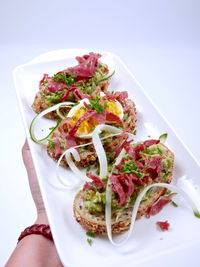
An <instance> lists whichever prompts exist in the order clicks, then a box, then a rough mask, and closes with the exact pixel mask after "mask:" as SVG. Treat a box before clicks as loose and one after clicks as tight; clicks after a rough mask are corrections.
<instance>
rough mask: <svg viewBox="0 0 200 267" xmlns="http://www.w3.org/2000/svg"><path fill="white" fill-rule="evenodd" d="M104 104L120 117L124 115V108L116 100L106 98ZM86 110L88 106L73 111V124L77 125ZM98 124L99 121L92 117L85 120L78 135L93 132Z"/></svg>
mask: <svg viewBox="0 0 200 267" xmlns="http://www.w3.org/2000/svg"><path fill="white" fill-rule="evenodd" d="M104 104H105V108H106V110H108V111H110V112H112V113H114V114H115V115H117V116H119V117H120V118H121V117H122V115H123V110H122V107H121V105H120V104H119V103H118V102H115V101H112V100H105V102H104ZM86 111H87V108H86V107H85V106H81V107H80V108H76V110H74V112H73V115H72V116H71V125H72V126H73V125H75V123H76V122H77V121H78V119H79V118H80V117H82V116H83V114H84V113H85V112H86ZM98 124H99V123H98V122H97V120H96V119H94V118H92V117H91V118H89V119H86V120H84V121H83V122H82V123H81V124H80V126H79V127H78V130H77V135H79V136H81V135H87V134H91V133H92V132H93V131H94V129H95V127H96V126H97V125H98Z"/></svg>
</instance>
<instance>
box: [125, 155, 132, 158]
mask: <svg viewBox="0 0 200 267" xmlns="http://www.w3.org/2000/svg"><path fill="white" fill-rule="evenodd" d="M124 159H133V157H132V156H130V155H126V156H125V157H124Z"/></svg>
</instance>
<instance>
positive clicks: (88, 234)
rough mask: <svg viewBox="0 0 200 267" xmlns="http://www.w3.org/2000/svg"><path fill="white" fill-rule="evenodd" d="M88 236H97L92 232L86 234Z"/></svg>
mask: <svg viewBox="0 0 200 267" xmlns="http://www.w3.org/2000/svg"><path fill="white" fill-rule="evenodd" d="M86 235H87V236H90V237H95V234H94V233H91V232H86Z"/></svg>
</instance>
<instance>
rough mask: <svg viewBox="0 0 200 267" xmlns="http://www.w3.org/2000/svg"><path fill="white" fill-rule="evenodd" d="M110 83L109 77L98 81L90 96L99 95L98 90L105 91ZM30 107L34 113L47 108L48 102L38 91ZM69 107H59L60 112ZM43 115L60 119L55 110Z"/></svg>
mask: <svg viewBox="0 0 200 267" xmlns="http://www.w3.org/2000/svg"><path fill="white" fill-rule="evenodd" d="M109 84H110V79H108V80H106V81H104V82H102V83H100V84H99V85H97V86H96V87H95V89H94V91H93V93H92V94H91V96H92V98H96V97H97V96H100V92H105V91H106V90H107V88H108V86H109ZM32 108H33V110H34V111H35V112H36V113H38V114H39V113H40V112H42V111H44V110H45V109H47V108H49V105H48V103H46V102H45V101H44V100H43V99H42V96H41V94H40V92H37V94H36V96H35V99H34V102H33V104H32ZM69 110H70V108H68V107H61V108H60V112H61V113H62V114H63V115H64V114H66V113H67V112H69ZM44 117H46V118H49V119H60V117H59V116H58V114H57V112H56V111H52V112H49V113H47V114H46V115H45V116H44Z"/></svg>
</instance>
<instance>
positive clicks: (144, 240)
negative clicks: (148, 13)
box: [14, 49, 200, 267]
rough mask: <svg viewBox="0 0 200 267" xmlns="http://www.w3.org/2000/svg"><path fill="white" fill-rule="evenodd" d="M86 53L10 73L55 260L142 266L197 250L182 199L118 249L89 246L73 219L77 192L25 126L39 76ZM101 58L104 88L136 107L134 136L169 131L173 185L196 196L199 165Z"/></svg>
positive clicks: (67, 53)
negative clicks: (161, 226) (163, 227)
mask: <svg viewBox="0 0 200 267" xmlns="http://www.w3.org/2000/svg"><path fill="white" fill-rule="evenodd" d="M86 53H88V51H86V50H78V49H74V50H72V49H70V50H69V49H68V50H59V51H53V52H50V53H47V54H44V55H41V56H39V57H37V58H35V59H34V60H32V61H31V62H29V63H28V64H25V65H21V66H18V67H17V68H16V69H15V70H14V82H15V87H16V90H17V95H18V99H19V103H20V108H21V112H22V116H23V121H24V125H25V130H26V134H27V137H28V141H29V145H30V148H31V153H32V157H33V161H34V165H35V168H36V172H37V176H38V180H39V185H40V189H41V192H42V196H43V199H44V203H45V207H46V210H47V214H48V218H49V222H50V225H51V229H52V233H53V237H54V241H55V244H56V247H57V249H58V252H59V255H60V258H61V260H62V262H63V264H64V265H65V266H68V267H70V266H76V267H77V266H79V267H81V266H87V267H92V266H95V267H102V266H103V267H116V266H123V267H125V266H133V263H134V266H146V265H147V263H148V265H149V263H151V262H152V263H154V266H157V265H156V264H155V263H159V262H161V256H162V257H164V256H165V263H167V260H168V261H169V258H170V257H171V256H172V255H173V253H174V252H175V251H179V250H182V251H185V250H186V249H187V250H188V251H190V248H194V246H195V248H196V247H197V246H200V241H199V240H200V231H199V226H200V220H199V219H197V218H196V217H195V216H193V213H192V211H191V210H190V208H188V206H187V204H186V203H185V201H184V200H183V199H182V198H179V197H177V198H176V202H177V203H178V205H179V207H178V208H175V207H173V206H172V205H168V206H167V207H166V208H165V209H164V210H163V211H161V212H160V213H159V214H158V215H156V216H153V217H151V218H150V219H146V218H142V219H141V220H139V221H137V222H136V225H135V229H134V232H133V234H132V237H131V238H130V240H129V241H128V242H127V244H126V245H124V246H123V247H119V248H116V247H113V246H112V245H111V244H110V242H109V241H108V239H107V238H106V237H103V238H102V237H95V238H94V240H93V243H92V246H91V247H90V246H89V244H88V243H87V236H86V234H85V231H84V230H83V229H82V227H81V226H80V225H79V224H78V223H77V222H76V221H75V219H74V217H73V208H72V207H73V198H74V196H75V194H76V191H74V190H71V191H69V190H67V189H66V188H64V187H63V186H62V185H61V184H60V182H59V181H58V180H57V178H56V176H55V166H56V164H55V162H53V161H52V159H50V158H49V157H48V155H47V153H46V149H45V148H44V147H41V146H39V145H37V144H35V143H34V142H33V141H32V140H31V139H30V135H29V126H30V123H31V121H32V119H33V118H34V116H35V113H34V112H33V110H32V108H31V105H32V103H33V100H34V96H35V94H36V92H37V91H38V90H39V81H40V80H41V78H42V76H43V74H44V73H48V74H50V75H52V74H54V73H56V72H58V71H60V70H62V69H66V68H67V67H69V66H72V65H75V64H76V62H75V59H74V58H75V56H77V55H80V56H81V55H83V54H86ZM102 55H103V56H102V58H101V60H102V62H104V63H107V64H108V66H109V69H110V70H111V71H112V70H115V75H114V77H112V80H111V85H110V89H109V90H115V91H116V90H121V91H122V90H126V91H128V93H129V97H130V98H132V99H133V100H134V102H135V103H136V109H137V138H138V139H139V140H144V139H148V136H149V135H150V136H151V137H152V138H158V137H159V136H160V135H161V134H162V133H168V139H167V143H166V145H168V146H169V148H171V149H172V151H173V152H174V153H175V172H174V175H173V183H174V184H177V185H178V186H181V187H184V188H185V189H186V190H187V191H188V190H192V192H193V193H194V194H196V195H197V196H199V190H198V187H199V185H200V182H199V173H200V167H199V164H198V162H197V161H196V160H195V159H194V157H193V156H192V155H191V153H190V152H189V150H188V149H187V148H186V147H185V145H184V144H183V143H182V141H181V140H180V139H179V138H178V137H177V135H176V134H175V132H174V131H173V129H172V128H171V127H170V125H169V123H168V122H167V121H166V119H165V118H164V117H163V116H162V115H161V114H160V112H159V111H158V110H157V108H156V107H155V106H154V104H153V103H152V101H151V100H150V98H149V97H148V96H147V95H146V93H145V92H144V90H143V89H142V87H141V86H140V85H139V83H138V82H137V81H136V79H135V78H134V76H133V75H132V74H131V73H130V72H129V70H128V69H127V68H126V66H125V65H124V64H123V63H122V61H121V60H120V59H119V58H118V57H117V56H115V55H113V54H111V53H107V52H102ZM169 106H170V103H169ZM41 124H42V125H43V127H44V128H45V127H47V125H50V126H52V125H54V123H53V122H52V121H50V120H47V119H42V120H41ZM65 175H66V177H68V176H71V175H73V174H72V173H71V171H70V170H65ZM188 185H189V186H188ZM197 198H198V197H197ZM197 201H198V199H197ZM158 220H161V221H163V220H168V221H169V222H170V230H169V231H167V232H160V231H159V230H158V229H157V228H156V224H155V223H156V221H158ZM188 226H189V227H188ZM170 255H171V256H170ZM183 258H184V257H183ZM166 265H167V264H166ZM166 265H163V266H166ZM174 266H175V265H174Z"/></svg>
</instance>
